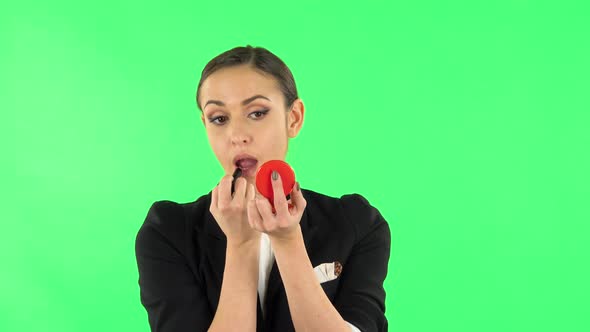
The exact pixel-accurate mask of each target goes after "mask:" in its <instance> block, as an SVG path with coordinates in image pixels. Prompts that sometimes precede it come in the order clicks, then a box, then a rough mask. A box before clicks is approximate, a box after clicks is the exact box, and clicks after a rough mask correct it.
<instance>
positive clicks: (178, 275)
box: [135, 189, 391, 332]
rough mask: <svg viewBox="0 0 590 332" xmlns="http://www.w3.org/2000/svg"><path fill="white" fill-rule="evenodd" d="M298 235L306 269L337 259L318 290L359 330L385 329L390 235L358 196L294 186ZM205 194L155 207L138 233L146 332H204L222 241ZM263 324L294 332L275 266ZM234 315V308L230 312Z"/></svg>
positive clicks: (213, 302) (218, 277)
mask: <svg viewBox="0 0 590 332" xmlns="http://www.w3.org/2000/svg"><path fill="white" fill-rule="evenodd" d="M301 191H302V193H303V196H304V197H305V199H306V200H307V207H306V209H305V211H304V213H303V216H302V218H301V222H300V225H301V231H302V233H303V238H304V242H305V247H306V248H307V252H308V255H309V258H310V260H311V263H312V266H313V267H316V266H318V265H319V264H322V263H330V262H335V261H338V262H340V263H341V264H342V272H341V274H340V276H339V277H338V278H336V279H334V280H331V281H327V282H323V283H322V284H321V285H322V288H323V289H324V291H325V292H326V294H327V296H328V297H329V299H330V301H331V302H332V304H333V305H334V307H335V308H336V310H337V311H338V312H339V313H340V315H341V316H342V317H343V318H344V320H346V321H348V322H350V323H351V324H353V325H355V326H356V327H358V328H359V329H360V330H361V331H362V332H372V331H387V319H386V318H385V290H384V289H383V281H384V279H385V276H386V275H387V264H388V261H389V254H390V243H391V241H390V232H389V226H388V224H387V222H386V221H385V220H384V219H383V217H382V216H381V214H380V213H379V211H378V210H377V209H376V208H374V207H372V206H371V205H370V204H369V202H367V200H366V199H365V198H364V197H363V196H361V195H358V194H352V195H344V196H342V197H341V198H334V197H329V196H325V195H322V194H319V193H316V192H314V191H311V190H305V189H301ZM210 203H211V192H209V194H207V195H203V196H201V197H199V198H198V199H197V200H196V201H194V202H190V203H182V204H179V203H175V202H171V201H158V202H155V203H154V204H153V205H152V206H151V208H150V209H149V212H148V214H147V217H146V219H145V221H144V223H143V225H142V226H141V228H140V229H139V232H138V234H137V238H136V242H135V254H136V258H137V265H138V269H139V286H140V299H141V303H142V305H143V306H144V307H145V309H146V310H147V314H148V319H149V323H150V326H151V330H152V331H154V332H184V331H187V332H189V331H190V332H199V331H207V329H208V328H209V326H210V324H211V322H212V321H213V316H214V315H215V311H216V309H217V305H218V302H219V295H220V292H221V282H222V280H223V271H224V267H225V249H226V244H227V243H226V237H225V234H224V233H223V231H222V230H221V228H219V225H218V224H217V222H216V221H215V219H214V218H213V215H212V214H211V213H210V212H209V206H210ZM263 305H264V306H265V309H266V310H265V319H263V316H262V311H261V303H260V298H259V299H258V314H257V324H256V326H257V331H281V332H282V331H294V327H293V322H292V320H291V315H290V312H289V306H288V303H287V296H286V294H285V288H284V286H283V283H282V280H281V276H280V273H279V271H278V268H277V264H276V262H275V263H274V264H273V266H272V270H271V272H270V275H269V279H268V287H267V293H266V300H265V303H263ZM236 310H239V308H236Z"/></svg>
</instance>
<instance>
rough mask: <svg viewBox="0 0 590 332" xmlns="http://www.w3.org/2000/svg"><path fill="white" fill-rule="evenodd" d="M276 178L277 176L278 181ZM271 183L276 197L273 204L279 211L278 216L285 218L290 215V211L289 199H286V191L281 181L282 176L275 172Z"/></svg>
mask: <svg viewBox="0 0 590 332" xmlns="http://www.w3.org/2000/svg"><path fill="white" fill-rule="evenodd" d="M275 173H276V174H275ZM274 176H276V179H275V177H274ZM271 182H272V191H273V197H274V201H273V203H274V207H275V210H276V211H277V214H278V215H283V216H287V215H289V210H288V207H287V198H285V191H284V190H283V180H282V179H281V175H280V174H279V172H277V171H273V176H272V177H271Z"/></svg>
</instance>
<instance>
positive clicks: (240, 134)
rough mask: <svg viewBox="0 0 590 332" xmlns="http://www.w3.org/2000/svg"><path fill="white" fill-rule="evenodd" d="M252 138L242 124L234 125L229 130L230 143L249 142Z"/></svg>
mask: <svg viewBox="0 0 590 332" xmlns="http://www.w3.org/2000/svg"><path fill="white" fill-rule="evenodd" d="M251 140H252V136H251V135H250V134H249V131H248V130H247V128H245V126H243V125H234V126H233V128H232V130H231V142H232V144H244V143H249V142H250V141H251Z"/></svg>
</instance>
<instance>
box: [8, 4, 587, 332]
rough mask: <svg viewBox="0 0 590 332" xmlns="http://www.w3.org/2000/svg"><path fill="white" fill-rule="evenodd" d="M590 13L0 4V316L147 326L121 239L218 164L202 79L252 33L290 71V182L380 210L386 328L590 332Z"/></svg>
mask: <svg viewBox="0 0 590 332" xmlns="http://www.w3.org/2000/svg"><path fill="white" fill-rule="evenodd" d="M589 17H590V10H589V5H588V2H587V1H568V0H564V1H526V0H498V1H467V0H463V1H459V0H450V1H434V0H427V1H372V0H367V1H342V0H340V1H308V0H297V1H266V0H265V1H254V2H248V1H231V0H230V1H221V2H220V1H184V2H175V1H166V2H164V1H160V2H145V1H130V0H121V1H112V0H105V1H93V2H87V1H63V0H56V1H34V0H33V1H4V2H3V3H2V5H1V6H0V116H1V118H0V144H1V145H2V149H1V156H2V157H1V158H2V162H1V163H0V165H1V166H0V167H1V171H0V176H1V177H2V181H1V187H2V205H1V206H2V210H1V213H2V218H1V221H0V225H1V228H0V234H1V235H0V262H1V272H0V331H3V332H12V331H18V332H21V331H56V332H73V331H84V332H91V331H101V332H103V331H125V332H134V331H149V325H148V320H147V314H146V312H145V309H144V308H143V307H142V306H141V303H140V299H139V286H138V271H137V265H136V261H135V253H134V241H135V236H136V234H137V231H138V230H139V227H140V226H141V224H142V223H143V221H144V218H145V217H146V215H147V211H148V209H149V207H150V205H151V204H152V203H153V202H155V201H157V200H173V201H176V202H190V201H194V200H195V199H197V198H198V197H200V196H201V195H204V194H206V193H208V192H209V191H210V190H211V189H212V188H213V187H214V186H215V185H216V184H217V182H218V181H219V179H220V178H221V177H222V176H223V175H224V173H223V170H222V168H221V166H220V165H219V162H218V161H217V159H216V158H215V156H214V154H213V153H212V150H211V148H210V146H209V144H208V141H207V136H206V133H205V129H204V127H203V124H202V123H201V121H200V115H199V111H198V109H197V107H196V104H195V92H196V86H197V83H198V80H199V77H200V73H201V70H202V69H203V67H204V66H205V64H206V63H207V61H208V60H210V59H211V58H213V57H214V56H215V55H217V54H219V53H221V52H223V51H225V50H228V49H230V48H233V47H235V46H245V45H248V44H250V45H253V46H262V47H265V48H268V49H269V50H271V51H272V52H274V53H275V54H277V55H278V56H279V57H281V58H282V59H283V60H284V61H285V62H286V63H287V65H288V66H289V67H290V68H291V70H292V72H293V74H294V76H295V80H296V83H297V87H298V89H299V94H300V97H301V98H302V100H303V102H304V104H305V121H304V125H303V129H302V130H301V132H300V134H299V136H298V137H297V138H295V139H292V140H291V142H290V146H289V153H288V155H287V161H288V162H289V163H290V165H291V166H292V167H293V169H294V170H295V173H296V176H297V180H298V181H299V182H300V183H301V187H302V188H304V189H310V190H314V191H317V192H320V193H323V194H326V195H330V196H334V197H340V196H342V195H344V194H349V193H359V194H362V195H363V196H365V197H366V198H367V199H368V200H369V202H370V203H371V204H372V205H373V206H375V207H376V208H378V209H379V211H380V212H381V213H382V215H383V216H384V217H385V219H386V220H387V222H388V223H389V226H390V229H391V236H392V247H391V259H390V262H389V270H388V275H387V279H386V281H385V289H386V291H387V297H386V316H387V318H388V321H389V329H390V330H391V331H396V332H406V331H407V332H419V331H452V332H462V331H465V332H474V331H490V332H492V331H493V332H497V331H519V332H521V331H535V332H538V331H590V318H589V317H590V303H589V300H588V299H589V298H590V282H589V280H590V264H589V262H590V245H589V239H590V189H589V188H590V181H589V180H590V179H589V177H590V176H589V174H590V114H589V113H590V81H589V80H590V79H589V78H590V37H589V36H590V23H589V22H590V19H589ZM332 240H333V241H338V239H332ZM344 273H345V272H344Z"/></svg>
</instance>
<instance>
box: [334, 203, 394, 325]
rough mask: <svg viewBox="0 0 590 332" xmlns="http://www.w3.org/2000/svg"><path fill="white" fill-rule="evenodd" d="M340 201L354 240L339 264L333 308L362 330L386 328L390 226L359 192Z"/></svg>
mask: <svg viewBox="0 0 590 332" xmlns="http://www.w3.org/2000/svg"><path fill="white" fill-rule="evenodd" d="M341 203H342V206H343V210H344V214H345V217H346V218H348V219H349V220H350V222H351V224H352V227H353V229H354V230H355V233H356V236H355V237H356V240H355V244H354V246H353V248H352V251H351V253H350V256H349V257H348V260H347V261H346V263H344V264H343V266H342V274H341V278H342V279H341V281H340V289H339V291H338V293H337V295H336V298H335V301H334V307H335V308H336V310H338V312H339V313H340V315H341V316H342V318H343V319H344V320H346V321H347V322H350V323H351V324H353V325H354V326H356V327H357V328H358V329H360V330H361V331H363V332H372V331H379V332H380V331H387V325H388V324H387V318H386V317H385V290H384V288H383V282H384V281H385V277H386V276H387V266H388V263H389V256H390V248H391V234H390V230H389V225H388V223H387V221H385V219H384V218H383V216H382V215H381V213H379V211H378V210H377V209H376V208H374V207H373V206H371V205H370V204H369V202H368V201H367V200H366V199H365V198H364V197H363V196H361V195H359V194H352V195H344V196H342V197H341Z"/></svg>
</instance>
